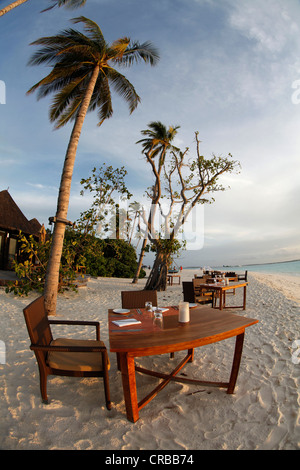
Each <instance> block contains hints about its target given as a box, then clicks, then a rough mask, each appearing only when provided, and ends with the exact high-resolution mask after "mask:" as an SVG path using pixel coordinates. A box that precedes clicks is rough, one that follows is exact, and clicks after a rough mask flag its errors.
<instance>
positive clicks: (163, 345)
mask: <svg viewBox="0 0 300 470" xmlns="http://www.w3.org/2000/svg"><path fill="white" fill-rule="evenodd" d="M140 311H141V312H142V314H140V313H138V311H137V310H135V309H133V310H131V314H130V317H134V318H136V319H138V320H140V321H141V323H140V324H138V325H135V326H128V327H118V326H116V325H114V324H113V323H112V321H113V320H115V319H116V317H118V318H120V317H121V315H119V316H117V315H116V314H114V313H113V312H112V310H110V311H109V341H110V351H111V352H116V353H117V358H118V366H119V369H120V370H121V373H122V384H123V392H124V399H125V406H126V413H127V418H128V420H129V421H132V422H135V421H137V420H138V419H139V410H140V409H142V408H143V407H144V406H145V405H147V404H148V403H149V402H150V401H151V400H152V399H153V398H154V397H155V396H156V395H157V394H158V393H159V392H160V391H161V390H162V389H163V388H164V387H165V386H166V385H167V384H168V383H169V382H170V381H171V380H176V381H180V382H185V383H192V384H197V385H202V386H203V385H210V386H217V387H224V388H227V393H229V394H231V393H233V392H234V387H235V384H236V380H237V376H238V371H239V366H240V361H241V356H242V349H243V341H244V334H245V328H247V327H248V326H251V325H254V324H255V323H258V320H255V319H253V318H245V317H242V316H239V315H235V314H233V313H232V312H228V311H226V312H220V311H219V310H215V309H212V308H210V307H197V308H195V309H191V310H190V322H189V323H187V324H180V323H178V310H176V309H175V308H173V307H170V308H169V310H168V311H167V312H165V313H164V314H163V317H164V319H163V327H162V328H160V327H158V326H156V325H154V323H153V319H152V314H151V313H149V312H146V311H145V310H144V309H141V310H140ZM122 317H123V316H122ZM126 330H127V331H126ZM234 336H236V344H235V352H234V357H233V362H232V368H231V374H230V379H229V382H207V381H200V380H196V379H192V380H191V379H188V378H187V377H177V374H178V372H179V371H180V370H181V369H182V368H183V367H184V365H185V364H186V363H187V362H192V361H193V356H194V348H197V347H200V346H204V345H206V344H211V343H215V342H218V341H222V340H225V339H227V338H231V337H234ZM182 350H187V355H186V356H185V358H184V359H183V360H182V361H181V362H180V363H179V364H178V365H177V366H176V367H175V368H174V370H173V371H172V372H171V373H170V374H163V373H161V372H159V371H150V370H147V369H144V368H142V367H137V366H135V363H134V358H135V357H142V356H152V355H156V354H164V353H171V352H176V351H182ZM135 371H138V372H142V373H145V374H148V375H152V376H154V377H158V378H162V379H163V380H162V381H161V382H160V383H159V385H158V386H157V387H155V388H154V390H152V391H151V392H150V393H149V394H148V395H147V396H146V397H144V398H143V399H142V400H140V401H138V398H137V388H136V380H135Z"/></svg>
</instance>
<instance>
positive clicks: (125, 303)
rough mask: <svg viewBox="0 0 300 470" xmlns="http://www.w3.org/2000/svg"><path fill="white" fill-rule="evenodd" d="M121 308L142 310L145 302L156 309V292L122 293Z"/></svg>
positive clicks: (137, 291) (136, 291)
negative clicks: (150, 303)
mask: <svg viewBox="0 0 300 470" xmlns="http://www.w3.org/2000/svg"><path fill="white" fill-rule="evenodd" d="M121 298H122V308H143V307H145V302H147V301H149V302H152V305H153V306H154V307H157V291H156V290H133V291H128V290H126V291H122V292H121Z"/></svg>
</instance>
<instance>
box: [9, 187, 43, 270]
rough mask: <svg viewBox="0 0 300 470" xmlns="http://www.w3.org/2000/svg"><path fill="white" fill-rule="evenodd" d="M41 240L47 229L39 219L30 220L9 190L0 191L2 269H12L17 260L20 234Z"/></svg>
mask: <svg viewBox="0 0 300 470" xmlns="http://www.w3.org/2000/svg"><path fill="white" fill-rule="evenodd" d="M20 231H21V232H22V233H24V234H25V235H34V236H35V237H36V238H38V239H41V238H43V237H44V235H45V228H44V226H43V225H41V224H40V223H39V222H38V220H37V219H32V220H28V219H27V218H26V217H25V215H24V214H23V212H22V211H21V209H20V208H19V207H18V206H17V204H16V203H15V201H14V200H13V198H12V197H11V195H10V194H9V192H8V191H7V190H4V191H0V269H10V268H11V263H12V260H13V259H15V257H16V254H17V250H18V246H17V245H18V244H17V238H18V235H19V232H20Z"/></svg>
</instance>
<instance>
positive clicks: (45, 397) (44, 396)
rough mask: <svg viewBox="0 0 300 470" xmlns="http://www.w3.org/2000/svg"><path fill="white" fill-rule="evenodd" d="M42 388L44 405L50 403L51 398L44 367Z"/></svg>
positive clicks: (41, 372)
mask: <svg viewBox="0 0 300 470" xmlns="http://www.w3.org/2000/svg"><path fill="white" fill-rule="evenodd" d="M40 390H41V395H42V402H43V403H44V405H48V404H49V400H48V396H47V374H46V372H45V371H44V369H40Z"/></svg>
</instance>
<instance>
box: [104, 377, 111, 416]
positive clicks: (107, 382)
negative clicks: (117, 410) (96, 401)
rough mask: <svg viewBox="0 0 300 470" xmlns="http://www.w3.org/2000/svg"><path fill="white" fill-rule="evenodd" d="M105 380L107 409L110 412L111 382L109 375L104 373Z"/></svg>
mask: <svg viewBox="0 0 300 470" xmlns="http://www.w3.org/2000/svg"><path fill="white" fill-rule="evenodd" d="M103 379H104V380H103V381H104V394H105V403H106V408H107V409H108V410H111V401H110V389H109V380H108V374H107V373H104V377H103Z"/></svg>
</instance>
